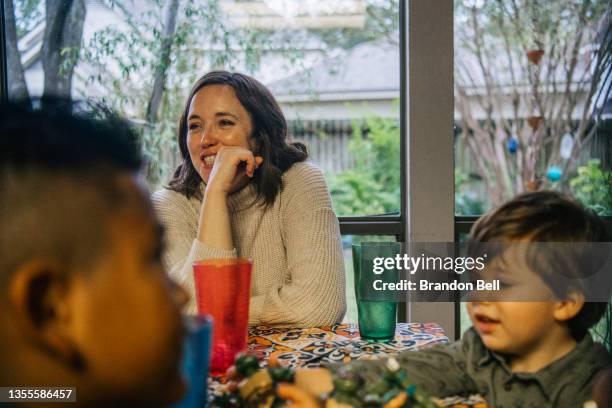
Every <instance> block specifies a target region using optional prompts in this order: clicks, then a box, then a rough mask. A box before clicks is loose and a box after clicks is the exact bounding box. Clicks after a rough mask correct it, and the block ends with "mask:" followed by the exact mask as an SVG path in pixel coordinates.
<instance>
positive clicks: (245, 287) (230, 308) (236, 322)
mask: <svg viewBox="0 0 612 408" xmlns="http://www.w3.org/2000/svg"><path fill="white" fill-rule="evenodd" d="M252 266H253V263H252V262H251V261H250V260H247V259H211V260H206V261H198V262H194V264H193V277H194V281H195V294H196V302H197V306H198V314H199V315H201V316H202V315H211V316H212V317H213V320H214V325H213V345H212V355H211V359H210V373H211V375H213V376H219V375H223V374H225V371H226V370H227V368H228V367H229V366H231V365H232V364H233V363H234V359H235V358H236V354H238V353H239V352H241V351H243V350H244V349H245V348H246V342H247V334H248V326H249V300H250V297H251V269H252Z"/></svg>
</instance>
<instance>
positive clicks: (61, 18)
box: [4, 0, 401, 220]
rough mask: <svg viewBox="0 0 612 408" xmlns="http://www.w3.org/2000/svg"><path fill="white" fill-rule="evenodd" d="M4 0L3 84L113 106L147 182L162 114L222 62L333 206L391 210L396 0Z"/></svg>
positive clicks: (169, 139)
mask: <svg viewBox="0 0 612 408" xmlns="http://www.w3.org/2000/svg"><path fill="white" fill-rule="evenodd" d="M4 3H5V8H6V10H5V14H6V23H7V24H6V39H7V56H8V60H7V61H8V83H9V84H10V86H9V88H8V95H9V97H11V98H27V97H34V96H40V95H43V94H44V95H62V96H72V97H74V98H81V99H82V98H95V99H98V100H103V101H104V102H106V103H107V104H109V105H111V106H112V107H114V108H116V109H117V110H119V111H120V112H121V113H123V114H124V115H125V116H127V117H128V118H130V119H131V120H132V121H134V122H135V123H137V124H139V125H140V128H141V130H142V137H143V139H142V140H143V143H142V145H143V150H144V152H145V154H146V155H147V157H148V158H149V168H148V179H149V182H150V184H151V187H152V189H157V188H159V187H160V186H161V185H163V184H164V183H165V182H166V181H167V180H168V179H169V177H170V175H171V174H172V172H173V170H174V168H175V167H176V165H177V164H178V150H177V146H176V142H175V132H176V122H177V118H178V117H179V115H180V112H181V109H182V108H183V106H184V101H185V99H186V96H187V93H188V92H189V89H190V87H191V85H192V84H193V82H194V81H195V80H196V79H197V78H198V77H199V76H201V75H202V74H204V73H205V72H207V71H210V70H213V69H226V70H230V71H239V72H245V73H248V74H250V75H252V76H253V77H255V78H257V79H259V80H260V81H262V82H263V83H264V84H265V85H266V86H268V87H269V88H270V89H271V90H272V92H273V94H274V95H275V96H276V98H277V99H278V101H279V103H280V104H281V107H282V108H283V111H284V113H285V115H286V118H287V120H288V124H289V131H290V135H292V136H293V137H294V139H295V140H297V141H301V142H304V143H305V144H306V145H307V146H308V148H309V151H310V156H311V159H312V160H313V161H314V162H315V163H316V164H318V166H319V167H320V168H321V169H322V170H323V171H324V173H325V175H326V178H327V181H328V184H329V186H330V190H331V193H332V196H333V202H334V207H335V210H336V213H337V214H338V215H341V216H342V215H344V216H361V215H380V214H393V215H394V216H395V219H396V220H397V219H399V218H398V217H399V214H400V202H401V191H400V190H401V189H400V185H401V183H400V125H399V116H400V106H399V99H400V33H399V32H400V28H399V21H400V18H399V16H400V10H399V1H398V0H367V1H366V0H343V1H337V2H327V1H322V0H321V1H308V2H306V3H304V2H299V1H295V0H285V1H275V0H258V1H248V2H245V1H240V0H233V1H232V0H224V1H208V0H166V1H163V2H158V1H153V0H125V1H104V0H79V1H74V2H72V6H70V7H69V9H66V5H65V3H64V2H61V1H60V2H45V1H44V0H28V1H15V0H4ZM54 24H55V26H54ZM50 27H56V28H57V27H61V30H59V31H58V32H61V33H60V35H54V34H53V33H54V31H52V30H51V28H50Z"/></svg>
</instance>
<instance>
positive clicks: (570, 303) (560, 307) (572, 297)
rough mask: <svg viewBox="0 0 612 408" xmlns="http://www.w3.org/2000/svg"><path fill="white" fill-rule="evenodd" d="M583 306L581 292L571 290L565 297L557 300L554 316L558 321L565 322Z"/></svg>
mask: <svg viewBox="0 0 612 408" xmlns="http://www.w3.org/2000/svg"><path fill="white" fill-rule="evenodd" d="M583 306H584V295H583V294H582V293H579V292H576V291H572V292H570V293H569V294H568V295H567V298H566V299H564V300H561V301H559V302H557V307H556V308H555V312H554V317H555V319H557V320H558V321H561V322H566V321H568V320H570V319H573V318H574V317H575V316H576V315H577V314H578V313H580V311H581V310H582V307H583Z"/></svg>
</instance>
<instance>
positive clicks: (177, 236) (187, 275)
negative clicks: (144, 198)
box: [151, 190, 237, 314]
mask: <svg viewBox="0 0 612 408" xmlns="http://www.w3.org/2000/svg"><path fill="white" fill-rule="evenodd" d="M151 198H152V201H153V206H154V207H155V211H156V213H157V216H158V217H159V220H160V222H161V224H162V226H163V227H164V240H165V250H164V256H163V259H164V265H165V267H166V270H167V271H168V273H169V274H170V276H171V277H172V278H173V279H174V280H175V281H176V282H178V283H179V284H180V285H181V286H183V288H185V290H186V291H187V292H188V293H189V295H190V301H189V303H188V304H187V306H186V307H185V312H186V313H189V314H196V313H197V307H196V299H195V284H194V280H193V263H194V262H196V261H200V260H203V259H221V258H236V257H237V252H236V249H233V250H224V249H218V248H212V247H209V246H207V245H204V244H203V243H202V242H200V241H199V240H198V239H197V238H196V232H197V227H198V212H197V211H194V209H193V208H192V207H191V205H190V203H189V200H188V199H187V198H186V197H184V196H183V195H181V194H179V193H176V192H174V191H170V190H160V191H157V192H155V193H154V194H153V195H152V197H151Z"/></svg>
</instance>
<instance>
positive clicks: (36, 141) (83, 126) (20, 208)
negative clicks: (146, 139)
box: [0, 99, 141, 283]
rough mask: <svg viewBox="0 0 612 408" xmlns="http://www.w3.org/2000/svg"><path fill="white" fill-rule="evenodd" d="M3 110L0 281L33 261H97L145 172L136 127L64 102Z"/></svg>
mask: <svg viewBox="0 0 612 408" xmlns="http://www.w3.org/2000/svg"><path fill="white" fill-rule="evenodd" d="M34 106H35V107H33V105H32V104H29V103H18V102H13V103H5V104H2V105H0V225H2V229H1V230H0V231H1V232H0V283H4V280H5V279H7V278H8V276H10V273H11V271H13V270H14V269H15V268H17V267H18V266H19V265H20V264H21V263H23V262H26V261H28V260H31V259H34V258H39V257H40V258H47V259H52V260H58V261H60V262H65V263H66V264H67V265H69V266H74V265H76V264H79V265H80V264H81V263H82V262H87V261H91V260H93V259H92V258H93V257H95V256H96V255H98V254H99V252H100V250H101V247H102V245H103V244H104V242H105V238H104V236H105V231H104V230H105V225H106V224H105V222H106V220H107V218H108V216H109V215H110V214H111V213H112V211H113V210H115V209H116V208H117V206H118V205H120V204H119V203H120V201H121V198H122V196H123V193H122V190H121V188H119V185H118V176H119V175H120V174H125V173H135V172H137V171H138V170H139V169H140V167H141V156H140V154H139V149H138V146H137V138H136V136H135V133H134V132H133V131H132V129H131V128H130V126H129V125H128V124H127V123H126V122H125V121H123V120H121V119H120V118H119V117H118V116H116V115H114V114H112V113H111V112H110V111H108V110H106V109H103V108H102V107H100V106H93V105H91V104H90V105H87V104H85V103H71V102H68V101H64V100H49V99H45V100H39V101H35V102H34Z"/></svg>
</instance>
